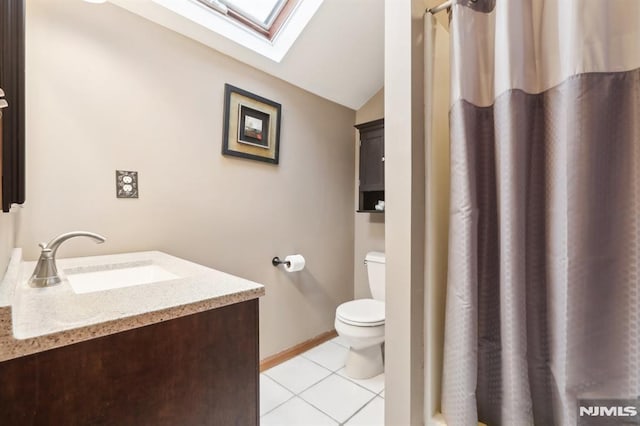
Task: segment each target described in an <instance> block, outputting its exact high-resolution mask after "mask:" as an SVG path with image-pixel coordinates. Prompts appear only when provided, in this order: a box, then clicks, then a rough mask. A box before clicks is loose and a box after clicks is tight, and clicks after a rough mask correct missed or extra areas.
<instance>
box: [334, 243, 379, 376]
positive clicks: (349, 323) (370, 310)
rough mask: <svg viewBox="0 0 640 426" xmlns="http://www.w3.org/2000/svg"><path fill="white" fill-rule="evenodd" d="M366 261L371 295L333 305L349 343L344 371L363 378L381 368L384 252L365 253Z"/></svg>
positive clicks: (341, 332)
mask: <svg viewBox="0 0 640 426" xmlns="http://www.w3.org/2000/svg"><path fill="white" fill-rule="evenodd" d="M365 264H366V265H367V275H368V276H369V288H370V289H371V295H372V296H373V299H357V300H352V301H350V302H345V303H343V304H342V305H340V306H338V308H337V309H336V322H335V327H336V331H337V332H338V334H339V335H340V336H342V337H343V338H344V339H345V340H346V341H347V342H348V343H349V346H350V349H349V355H348V357H347V363H346V366H345V373H346V374H347V376H349V377H352V378H354V379H366V378H369V377H373V376H377V375H378V374H380V373H382V372H383V371H384V367H383V364H382V342H384V285H385V279H384V272H385V257H384V253H380V252H375V251H374V252H370V253H367V256H366V258H365Z"/></svg>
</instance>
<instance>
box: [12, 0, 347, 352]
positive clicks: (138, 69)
mask: <svg viewBox="0 0 640 426" xmlns="http://www.w3.org/2000/svg"><path fill="white" fill-rule="evenodd" d="M27 6H28V7H27V171H28V172H27V173H28V174H27V194H28V202H27V204H26V206H25V209H24V211H23V212H22V213H23V217H22V218H21V223H20V226H19V230H18V243H19V245H20V246H22V247H24V249H25V256H26V258H30V259H33V258H34V257H36V256H37V253H38V250H37V247H36V244H37V242H38V241H44V240H48V239H50V238H51V237H53V236H55V235H56V234H58V233H61V232H65V231H70V230H77V229H85V230H90V231H95V232H99V233H102V234H104V235H105V236H107V238H108V241H107V243H105V244H103V245H95V244H93V243H91V242H88V241H81V240H80V239H76V240H75V241H70V242H69V243H67V244H66V245H65V246H63V247H62V248H61V250H60V253H59V254H60V256H62V257H71V256H80V255H88V254H102V253H118V252H127V251H136V250H150V249H158V250H162V251H165V252H168V253H170V254H173V255H176V256H180V257H183V258H186V259H189V260H192V261H195V262H199V263H202V264H204V265H207V266H210V267H214V268H217V269H220V270H222V271H226V272H229V273H232V274H236V275H239V276H241V277H245V278H248V279H251V280H255V281H258V282H260V283H263V284H265V285H266V293H267V295H266V296H265V297H264V298H262V299H261V301H260V348H261V357H265V356H268V355H271V354H274V353H276V352H278V351H280V350H282V349H285V348H288V347H290V346H292V345H294V344H297V343H299V342H301V341H303V340H305V339H309V338H311V337H313V336H316V335H318V334H320V333H322V332H325V331H327V330H331V329H332V328H333V321H334V317H335V307H336V306H337V305H338V304H339V303H341V302H343V301H346V300H349V299H351V298H353V285H352V279H353V264H354V259H353V253H354V246H353V235H354V227H353V197H354V193H353V174H354V163H355V157H354V147H353V138H354V129H353V123H354V121H355V114H354V112H353V111H352V110H349V109H347V108H344V107H341V106H339V105H336V104H334V103H331V102H329V101H326V100H323V99H321V98H319V97H316V96H314V95H311V94H309V93H308V92H305V91H302V90H300V89H298V88H295V87H293V86H291V85H289V84H287V83H285V82H283V81H281V80H278V79H276V78H274V77H271V76H269V75H267V74H265V73H263V72H260V71H258V70H256V69H253V68H250V67H248V66H246V65H244V64H241V63H239V62H236V61H235V60H232V59H230V58H228V57H226V56H223V55H221V54H219V53H217V52H215V51H213V50H211V49H209V48H206V47H204V46H202V45H200V44H198V43H196V42H194V41H191V40H189V39H187V38H184V37H182V36H179V35H177V34H176V33H173V32H171V31H169V30H166V29H164V28H162V27H160V26H158V25H155V24H152V23H150V22H148V21H145V20H143V19H142V18H140V17H137V16H135V15H132V14H130V13H128V12H125V11H124V10H122V9H120V8H118V7H116V6H114V5H112V4H109V3H107V4H103V5H92V4H88V3H85V2H82V1H78V0H59V1H55V2H51V1H48V0H30V1H29V2H28V4H27ZM224 83H230V84H233V85H235V86H238V87H241V88H243V89H245V90H248V91H250V92H254V93H256V94H259V95H261V96H264V97H266V98H268V99H272V100H274V101H277V102H280V103H281V104H282V131H281V152H280V165H279V166H274V165H270V164H266V163H259V162H255V161H249V160H243V159H237V158H229V157H223V156H222V155H221V154H220V151H221V135H222V128H221V126H222V115H223V94H224ZM116 169H124V170H137V171H138V172H139V174H140V198H139V199H137V200H128V199H116V197H115V188H114V186H115V177H114V173H115V172H114V171H115V170H116ZM291 253H302V254H303V255H304V256H305V257H306V259H307V268H306V269H305V270H304V271H303V272H301V273H295V274H287V273H285V272H283V270H282V269H280V268H274V267H273V266H272V265H271V258H272V257H273V256H275V255H279V256H285V255H287V254H291Z"/></svg>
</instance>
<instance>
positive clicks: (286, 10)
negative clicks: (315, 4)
mask: <svg viewBox="0 0 640 426" xmlns="http://www.w3.org/2000/svg"><path fill="white" fill-rule="evenodd" d="M197 1H198V2H200V3H201V4H203V5H205V6H207V7H208V8H209V9H212V10H214V11H216V12H219V13H221V14H223V15H225V16H227V17H228V18H230V19H233V20H235V21H237V22H238V23H240V24H242V25H244V26H246V27H248V28H249V29H251V30H253V31H255V32H257V33H258V34H260V35H261V36H263V37H266V38H267V39H269V40H273V39H274V38H275V37H276V35H277V34H278V31H279V30H280V28H281V27H282V25H283V24H284V23H285V21H286V20H287V18H288V17H289V15H290V14H291V12H292V11H293V9H294V8H295V7H296V4H297V3H298V2H299V1H300V0H197Z"/></svg>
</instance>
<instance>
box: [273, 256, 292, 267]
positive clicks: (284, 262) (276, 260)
mask: <svg viewBox="0 0 640 426" xmlns="http://www.w3.org/2000/svg"><path fill="white" fill-rule="evenodd" d="M271 264H272V265H273V266H280V265H286V266H291V262H289V261H288V260H280V258H279V257H278V256H276V257H274V258H273V259H271Z"/></svg>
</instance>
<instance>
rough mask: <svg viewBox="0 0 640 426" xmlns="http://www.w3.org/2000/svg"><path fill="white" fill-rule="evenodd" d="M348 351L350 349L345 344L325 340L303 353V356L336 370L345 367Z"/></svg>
mask: <svg viewBox="0 0 640 426" xmlns="http://www.w3.org/2000/svg"><path fill="white" fill-rule="evenodd" d="M348 353H349V350H348V349H347V348H345V347H344V346H341V345H338V344H335V343H332V342H325V343H323V344H321V345H319V346H316V347H315V348H313V349H310V350H308V351H307V352H305V353H303V354H302V356H303V357H305V358H308V359H310V360H311V361H313V362H317V363H318V364H320V365H322V366H323V367H325V368H328V369H329V370H331V371H336V370H339V369H341V368H342V367H344V363H345V361H346V360H347V354H348Z"/></svg>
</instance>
